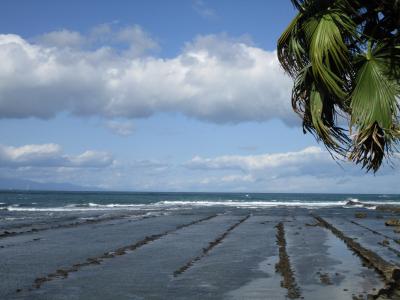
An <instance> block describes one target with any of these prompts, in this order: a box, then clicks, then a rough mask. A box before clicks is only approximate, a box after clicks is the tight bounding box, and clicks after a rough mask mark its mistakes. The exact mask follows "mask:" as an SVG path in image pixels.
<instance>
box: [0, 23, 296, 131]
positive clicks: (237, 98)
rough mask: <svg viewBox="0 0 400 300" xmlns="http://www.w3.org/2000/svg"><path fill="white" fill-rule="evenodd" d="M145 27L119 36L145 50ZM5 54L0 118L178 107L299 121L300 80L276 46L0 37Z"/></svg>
mask: <svg viewBox="0 0 400 300" xmlns="http://www.w3.org/2000/svg"><path fill="white" fill-rule="evenodd" d="M105 29H107V26H105V28H103V33H102V36H103V37H104V36H106V34H105V33H104V30H105ZM106 31H107V30H106ZM135 32H136V35H135ZM142 33H143V32H142V31H141V29H139V28H135V27H132V28H131V29H126V30H125V31H123V30H122V31H119V32H114V33H111V34H113V36H114V38H119V39H123V40H128V37H131V38H132V41H131V42H132V43H133V45H139V46H137V47H138V48H141V49H142V50H140V51H139V52H142V51H144V50H143V49H144V48H149V47H150V48H151V47H153V46H154V45H152V42H151V40H149V39H148V36H146V35H145V34H144V33H143V34H142ZM53 35H54V34H53ZM61 35H65V36H68V34H65V33H62V34H61ZM91 35H93V33H91V34H90V36H91ZM99 35H100V36H101V34H99ZM90 36H88V37H86V38H87V39H90ZM59 39H60V40H61V39H62V38H61V37H60V38H59ZM65 39H68V38H65ZM97 40H99V38H97ZM105 40H106V41H109V39H105ZM138 40H141V41H142V44H140V42H138ZM109 42H110V41H109ZM60 43H61V42H59V44H60ZM65 43H66V42H65ZM110 43H111V42H110ZM61 44H62V43H61ZM66 44H68V43H66ZM132 47H134V46H132ZM0 59H1V61H2V64H1V65H0V118H27V117H38V118H50V117H53V116H55V115H56V114H58V113H60V112H65V111H66V112H69V113H72V114H75V115H80V116H84V115H100V116H103V117H106V118H117V117H122V118H124V117H125V118H142V117H148V116H150V115H152V114H155V113H158V112H176V113H181V114H184V115H187V116H190V117H193V118H196V119H200V120H207V121H211V122H216V123H238V122H245V121H260V122H262V121H268V120H270V119H273V118H280V119H282V120H283V121H284V122H286V123H287V124H295V123H296V122H298V121H297V117H296V116H295V115H294V114H293V113H292V111H291V108H290V90H291V86H292V83H291V80H290V79H289V78H287V77H286V76H285V75H284V74H283V71H282V70H281V68H280V66H279V63H278V60H277V57H276V52H275V51H265V50H263V49H261V48H258V47H255V46H252V45H250V44H249V43H247V42H243V41H240V40H233V39H229V38H228V37H227V36H224V35H220V36H216V35H209V36H200V37H198V38H196V39H195V40H194V41H193V42H191V43H187V44H186V45H185V47H184V49H183V50H182V52H181V53H180V54H179V55H177V56H176V57H173V58H165V59H163V58H157V57H154V56H149V55H141V56H137V53H132V51H131V46H129V45H128V48H126V49H125V50H124V51H122V52H121V51H117V50H116V49H114V48H112V47H110V46H107V45H102V46H101V47H97V48H95V49H87V48H71V47H51V46H48V45H45V44H42V43H36V44H33V43H30V42H28V41H26V40H24V39H23V38H21V37H20V36H18V35H0Z"/></svg>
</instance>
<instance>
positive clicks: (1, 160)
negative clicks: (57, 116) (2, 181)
mask: <svg viewBox="0 0 400 300" xmlns="http://www.w3.org/2000/svg"><path fill="white" fill-rule="evenodd" d="M113 162H114V159H113V157H112V156H111V154H109V153H107V152H99V151H91V150H88V151H85V152H83V153H82V154H79V155H66V154H63V153H62V149H61V147H60V146H59V145H57V144H41V145H24V146H21V147H13V146H6V145H0V168H2V167H3V168H4V167H8V168H10V167H11V168H21V167H22V168H23V167H69V168H104V167H107V166H110V165H112V164H113Z"/></svg>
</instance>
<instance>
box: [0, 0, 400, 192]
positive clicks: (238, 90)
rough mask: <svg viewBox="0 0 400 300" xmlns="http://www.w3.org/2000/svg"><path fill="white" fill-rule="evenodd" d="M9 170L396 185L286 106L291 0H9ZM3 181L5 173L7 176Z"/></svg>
mask: <svg viewBox="0 0 400 300" xmlns="http://www.w3.org/2000/svg"><path fill="white" fill-rule="evenodd" d="M1 8H2V9H1V11H0V29H1V32H0V34H1V36H0V57H1V59H2V65H1V66H0V78H1V80H0V138H1V140H0V141H1V142H0V144H1V145H0V178H4V179H5V178H7V179H9V178H12V179H16V180H19V179H26V180H32V181H37V182H42V183H46V182H57V183H72V184H76V185H80V186H87V187H99V188H103V189H110V190H157V191H160V190H164V191H243V192H354V193H357V192H370V193H373V192H376V193H397V192H400V189H399V188H398V187H397V185H396V184H395V183H396V182H397V181H398V178H399V172H398V171H397V169H396V168H390V167H384V168H383V169H382V170H381V171H380V172H379V173H378V174H377V175H376V176H372V175H365V173H364V172H362V171H360V170H359V169H358V168H357V167H353V166H351V165H349V164H347V163H345V162H343V163H341V166H338V164H336V163H335V162H333V161H332V160H331V158H330V156H329V154H328V153H326V151H324V149H323V147H322V146H321V145H319V144H318V143H316V142H315V140H314V139H313V137H312V136H311V135H303V133H302V129H301V127H300V126H299V125H300V121H299V119H298V117H297V116H296V115H295V114H294V113H293V112H292V111H291V109H290V88H291V84H292V83H291V80H290V79H289V78H288V77H287V76H286V75H285V74H283V72H282V70H281V68H280V67H279V63H278V62H277V59H276V53H275V47H276V41H277V39H278V37H279V35H280V33H281V32H282V31H283V30H284V28H285V26H286V25H287V24H288V23H289V22H290V20H291V18H292V17H293V16H294V15H295V10H294V8H293V7H292V5H291V3H290V1H239V0H237V1H222V0H221V1H206V0H202V1H200V0H197V1H196V0H193V1H191V0H186V1H183V0H181V1H149V0H148V1H113V2H112V3H111V2H106V1H18V0H14V1H3V2H2V7H1ZM0 180H1V179H0Z"/></svg>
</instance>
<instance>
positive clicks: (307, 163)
mask: <svg viewBox="0 0 400 300" xmlns="http://www.w3.org/2000/svg"><path fill="white" fill-rule="evenodd" d="M185 166H186V167H187V168H190V169H202V170H240V171H243V172H260V171H261V172H269V173H270V175H273V176H277V175H280V176H282V175H293V174H314V173H316V174H315V175H317V174H318V175H320V174H322V173H328V172H329V173H330V172H331V171H332V168H330V167H329V166H333V167H335V165H334V163H333V162H332V158H331V157H330V156H329V154H328V153H327V152H326V151H323V150H322V149H321V148H319V147H308V148H305V149H303V150H300V151H297V152H284V153H272V154H269V153H268V154H261V155H225V156H218V157H214V158H203V157H200V156H195V157H194V158H192V159H191V160H190V161H188V162H186V163H185ZM334 169H335V170H336V171H337V168H334Z"/></svg>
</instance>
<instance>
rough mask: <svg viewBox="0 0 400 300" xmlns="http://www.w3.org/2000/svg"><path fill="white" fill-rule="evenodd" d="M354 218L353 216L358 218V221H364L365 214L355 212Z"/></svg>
mask: <svg viewBox="0 0 400 300" xmlns="http://www.w3.org/2000/svg"><path fill="white" fill-rule="evenodd" d="M354 216H355V217H356V218H358V219H364V218H366V217H367V213H365V212H356V213H355V214H354Z"/></svg>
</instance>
